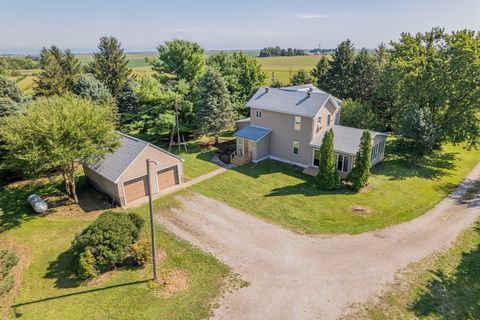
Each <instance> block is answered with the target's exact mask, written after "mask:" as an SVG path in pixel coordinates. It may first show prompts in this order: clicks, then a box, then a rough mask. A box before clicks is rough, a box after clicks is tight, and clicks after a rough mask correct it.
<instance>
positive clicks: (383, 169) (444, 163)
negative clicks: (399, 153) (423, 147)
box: [372, 151, 456, 180]
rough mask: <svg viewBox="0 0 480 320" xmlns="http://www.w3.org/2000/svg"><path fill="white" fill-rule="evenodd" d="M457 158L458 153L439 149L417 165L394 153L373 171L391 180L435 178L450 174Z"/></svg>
mask: <svg viewBox="0 0 480 320" xmlns="http://www.w3.org/2000/svg"><path fill="white" fill-rule="evenodd" d="M455 158H456V153H453V152H449V153H443V152H440V151H438V152H435V153H433V154H432V155H431V156H429V157H426V158H424V159H423V160H422V162H421V163H420V164H418V165H417V166H412V165H411V164H409V163H408V162H406V161H405V160H404V159H402V158H399V157H396V156H394V155H392V156H390V158H389V159H386V160H385V161H384V162H382V163H379V164H377V165H376V166H375V167H374V168H373V170H372V172H373V173H374V174H377V175H383V176H386V177H388V178H389V179H390V180H404V179H408V178H414V177H417V178H422V179H428V180H435V179H438V178H440V177H442V176H445V175H448V173H447V172H446V171H448V170H454V169H455V167H456V165H455Z"/></svg>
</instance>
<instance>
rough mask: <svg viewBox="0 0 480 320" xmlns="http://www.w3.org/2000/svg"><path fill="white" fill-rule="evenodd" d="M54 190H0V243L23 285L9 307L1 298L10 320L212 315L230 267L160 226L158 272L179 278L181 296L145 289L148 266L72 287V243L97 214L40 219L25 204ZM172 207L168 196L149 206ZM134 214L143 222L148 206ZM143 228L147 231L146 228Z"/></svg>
mask: <svg viewBox="0 0 480 320" xmlns="http://www.w3.org/2000/svg"><path fill="white" fill-rule="evenodd" d="M60 185H61V183H58V181H55V182H54V183H46V184H43V185H33V186H30V185H27V184H23V183H19V184H12V185H9V186H6V187H5V188H3V189H1V190H0V222H1V229H0V230H1V233H0V244H1V247H2V248H3V247H6V248H13V249H14V250H15V251H16V252H17V253H18V254H19V255H20V257H21V260H20V263H19V267H18V268H17V269H16V272H17V277H16V281H17V283H21V285H20V288H16V289H15V290H14V291H15V292H17V293H18V294H17V296H16V298H15V299H14V301H8V299H7V300H3V303H4V304H6V305H3V306H2V305H0V306H1V307H3V309H4V311H5V309H7V310H6V313H7V314H9V316H10V317H11V318H18V317H21V318H24V319H203V318H206V317H207V316H208V315H209V314H210V312H211V309H212V303H214V300H215V298H216V297H217V296H218V295H219V294H220V292H221V291H222V287H223V285H224V283H225V279H226V277H227V276H228V275H229V272H230V271H229V269H228V267H227V266H225V265H223V264H222V263H220V262H219V261H218V260H216V259H215V258H214V257H212V256H209V255H207V254H205V253H203V252H202V251H200V250H199V249H196V248H193V247H192V246H190V245H189V244H187V243H186V242H183V241H180V240H177V239H176V238H175V237H173V236H171V235H170V234H168V233H167V232H165V231H164V230H163V229H162V228H160V227H156V236H157V248H158V250H159V251H162V252H165V253H166V258H165V259H162V260H161V261H160V262H159V270H160V274H168V272H171V271H181V272H183V273H185V274H186V279H187V287H186V289H185V290H183V291H181V292H179V293H176V294H174V295H170V296H169V295H166V294H165V293H164V291H162V289H150V288H149V286H148V280H149V279H151V274H152V269H151V267H150V266H148V267H146V268H144V269H139V268H136V267H121V268H119V269H117V270H115V271H113V272H109V273H107V274H105V275H102V276H100V277H99V278H98V279H96V280H94V281H92V282H89V283H82V282H80V281H78V280H77V279H76V277H75V266H74V259H73V255H72V253H71V251H70V250H69V249H70V245H71V242H72V240H73V239H74V237H75V235H76V234H77V233H79V232H80V231H81V230H82V229H84V228H85V227H86V226H87V225H88V224H90V223H91V222H92V221H93V220H94V219H95V218H96V217H97V216H98V214H99V212H90V213H85V212H83V211H82V210H80V209H78V207H76V206H71V207H68V206H67V207H60V208H59V209H58V210H57V211H58V212H54V213H51V214H49V215H45V216H39V215H34V214H33V213H32V211H31V209H30V208H29V207H28V206H27V205H26V203H25V199H26V196H27V195H28V194H30V193H33V192H35V193H38V194H40V195H43V196H46V195H52V194H58V195H61V194H62V193H61V192H60V191H59V189H58V188H59V186H60ZM177 205H179V204H178V203H177V202H176V201H175V200H173V198H172V197H164V198H161V199H158V200H157V201H155V207H156V209H157V210H162V209H168V208H171V207H174V206H177ZM134 211H136V212H138V213H139V214H140V215H142V216H143V217H144V218H145V219H147V216H148V215H147V212H148V210H147V207H146V206H143V207H140V208H138V209H135V210H134ZM146 221H148V220H146ZM145 228H146V229H145V232H147V230H148V229H147V228H148V223H147V224H146V226H145ZM22 270H23V271H22ZM0 302H2V300H1V299H0ZM4 314H5V313H4Z"/></svg>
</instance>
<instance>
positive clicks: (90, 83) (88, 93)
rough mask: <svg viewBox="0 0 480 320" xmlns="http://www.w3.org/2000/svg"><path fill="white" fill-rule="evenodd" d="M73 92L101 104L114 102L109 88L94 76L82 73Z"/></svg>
mask: <svg viewBox="0 0 480 320" xmlns="http://www.w3.org/2000/svg"><path fill="white" fill-rule="evenodd" d="M72 92H73V94H75V95H77V96H79V97H81V98H85V99H90V100H92V101H93V102H95V103H99V104H113V103H114V100H113V97H112V95H111V94H110V91H108V88H107V87H106V86H105V85H104V84H103V83H101V82H100V81H98V80H97V79H95V78H94V77H92V76H86V75H82V76H80V78H79V79H78V80H77V82H75V84H74V85H73V88H72Z"/></svg>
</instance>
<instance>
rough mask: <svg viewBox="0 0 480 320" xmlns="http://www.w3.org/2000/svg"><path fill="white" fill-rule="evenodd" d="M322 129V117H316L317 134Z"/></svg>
mask: <svg viewBox="0 0 480 320" xmlns="http://www.w3.org/2000/svg"><path fill="white" fill-rule="evenodd" d="M320 129H322V117H318V119H317V132H318V131H320Z"/></svg>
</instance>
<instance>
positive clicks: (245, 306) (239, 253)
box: [157, 165, 480, 320]
mask: <svg viewBox="0 0 480 320" xmlns="http://www.w3.org/2000/svg"><path fill="white" fill-rule="evenodd" d="M476 181H480V165H478V166H477V167H476V168H475V169H474V170H473V171H472V172H471V173H470V174H469V176H468V178H467V180H465V182H464V183H463V184H462V185H461V186H459V187H458V188H457V189H456V190H455V192H454V193H453V194H452V195H451V196H450V197H448V198H446V199H444V200H443V201H441V202H440V203H439V204H438V205H437V206H436V207H435V208H433V209H432V210H430V211H429V212H427V213H426V214H424V215H422V216H420V217H418V218H416V219H414V220H412V221H409V222H406V223H403V224H400V225H396V226H393V227H390V228H387V229H383V230H379V231H374V232H368V233H364V234H360V235H353V236H350V235H341V236H328V237H323V238H321V237H312V236H305V235H300V234H297V233H294V232H291V231H288V230H286V229H283V228H281V227H279V226H276V225H272V224H269V223H267V222H265V221H262V220H260V219H258V218H256V217H254V216H252V215H249V214H245V213H243V212H242V211H240V210H237V209H234V208H232V207H229V206H228V205H226V204H224V203H222V202H219V201H216V200H213V199H210V198H208V197H205V196H202V195H197V194H196V195H194V196H188V197H179V198H180V200H181V201H182V202H183V206H182V207H181V208H178V209H174V210H172V211H171V212H168V213H165V212H162V214H161V215H157V220H158V221H159V222H160V223H161V224H162V225H164V226H165V227H166V228H167V229H168V230H169V231H171V232H172V233H174V234H176V235H178V236H179V237H180V238H183V239H186V240H188V241H190V242H191V243H193V244H194V245H197V246H199V247H200V248H203V249H204V250H206V251H208V252H210V253H212V254H214V255H215V256H217V257H218V258H219V259H220V260H222V261H224V262H225V263H226V264H227V265H229V266H231V267H232V268H233V269H234V271H235V272H238V273H239V274H240V275H241V277H242V278H243V279H244V280H246V281H248V282H249V283H250V285H249V286H248V287H245V288H242V289H239V290H237V291H234V292H232V293H229V294H226V295H225V296H224V297H223V298H222V299H221V301H220V307H219V309H217V310H216V311H215V314H214V318H215V319H276V320H277V319H327V320H328V319H336V318H338V317H339V316H341V315H343V314H344V313H345V312H346V311H348V308H349V306H351V305H352V304H357V303H364V302H366V301H367V300H368V299H369V298H371V297H374V296H376V295H379V294H381V292H382V290H383V289H384V288H385V286H386V284H387V283H389V282H392V281H393V280H394V275H395V273H396V272H397V271H399V270H400V269H402V268H404V267H406V266H407V265H408V264H410V263H411V262H414V261H418V260H420V259H422V258H424V257H426V256H428V255H430V254H432V253H434V252H435V251H437V250H439V249H441V248H444V247H446V246H448V245H450V244H451V242H452V241H454V240H455V239H456V237H457V236H458V235H459V234H460V233H461V232H462V231H463V230H464V229H466V228H468V227H469V226H471V225H472V224H473V223H474V222H475V221H476V220H477V219H478V218H479V217H480V195H477V196H476V197H474V198H473V199H471V200H469V201H465V200H462V199H463V196H464V195H465V193H466V192H467V191H468V188H470V187H471V186H472V184H473V183H474V182H476ZM406 201H408V199H406Z"/></svg>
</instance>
